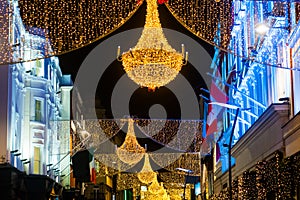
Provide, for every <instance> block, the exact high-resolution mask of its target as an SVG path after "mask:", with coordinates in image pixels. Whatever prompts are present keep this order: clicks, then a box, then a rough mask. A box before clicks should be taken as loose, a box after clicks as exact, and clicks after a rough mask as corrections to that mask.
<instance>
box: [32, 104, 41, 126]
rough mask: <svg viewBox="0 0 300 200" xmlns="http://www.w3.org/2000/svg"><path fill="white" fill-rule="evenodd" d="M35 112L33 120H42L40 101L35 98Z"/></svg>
mask: <svg viewBox="0 0 300 200" xmlns="http://www.w3.org/2000/svg"><path fill="white" fill-rule="evenodd" d="M34 111H35V113H34V119H35V121H38V122H41V121H42V101H40V100H35V110H34Z"/></svg>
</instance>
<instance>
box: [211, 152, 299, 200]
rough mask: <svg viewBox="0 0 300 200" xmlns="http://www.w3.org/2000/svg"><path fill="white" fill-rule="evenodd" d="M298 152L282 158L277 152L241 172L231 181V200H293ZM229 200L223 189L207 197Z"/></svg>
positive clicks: (297, 170)
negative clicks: (266, 159) (272, 199)
mask: <svg viewBox="0 0 300 200" xmlns="http://www.w3.org/2000/svg"><path fill="white" fill-rule="evenodd" d="M299 172H300V153H297V154H295V155H292V156H290V157H287V158H283V156H282V153H281V152H279V151H277V152H275V153H274V155H273V158H271V159H270V160H268V161H259V162H258V163H257V164H256V166H255V168H254V169H253V170H247V171H244V172H243V174H242V175H240V176H239V177H237V178H236V179H235V180H233V184H232V193H233V195H232V196H233V198H232V199H233V200H238V199H258V200H263V199H268V198H274V199H282V200H287V199H294V197H295V195H296V191H297V187H299V186H300V184H299V183H300V182H299V181H300V175H299ZM217 199H218V200H229V192H228V190H227V189H224V190H222V191H221V192H220V193H218V194H214V195H213V197H212V198H211V200H217Z"/></svg>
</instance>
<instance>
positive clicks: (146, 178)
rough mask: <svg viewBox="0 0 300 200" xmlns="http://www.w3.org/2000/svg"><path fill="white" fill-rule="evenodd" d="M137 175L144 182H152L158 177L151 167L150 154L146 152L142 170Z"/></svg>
mask: <svg viewBox="0 0 300 200" xmlns="http://www.w3.org/2000/svg"><path fill="white" fill-rule="evenodd" d="M137 177H138V178H139V180H140V181H141V182H142V183H145V184H149V183H151V182H152V181H153V180H154V179H155V177H156V173H155V172H154V171H153V170H152V168H151V165H150V161H149V155H148V154H147V153H146V154H145V161H144V166H143V168H142V170H141V171H140V172H139V173H138V174H137Z"/></svg>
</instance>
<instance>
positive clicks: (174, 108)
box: [59, 3, 214, 119]
mask: <svg viewBox="0 0 300 200" xmlns="http://www.w3.org/2000/svg"><path fill="white" fill-rule="evenodd" d="M145 14H146V3H143V5H142V6H141V7H140V8H139V10H138V11H137V12H136V13H135V14H134V16H133V17H132V18H131V19H129V20H128V21H127V22H126V23H125V24H124V25H123V26H121V27H120V28H119V29H118V30H116V31H115V32H113V33H112V34H110V35H108V36H107V37H110V36H112V35H114V34H117V33H120V32H122V31H125V30H128V29H133V28H139V27H143V26H144V23H145ZM159 14H160V20H161V24H162V27H163V28H168V29H173V30H176V31H179V32H181V33H184V34H185V35H187V36H189V37H191V38H193V39H194V40H196V41H197V42H199V43H200V45H201V46H203V47H204V48H205V49H206V51H207V52H208V53H209V54H210V55H211V56H213V53H214V49H213V47H212V46H211V45H209V44H207V43H205V42H204V41H202V40H201V39H199V38H198V37H196V36H194V35H193V34H192V33H190V32H189V31H188V30H186V29H185V28H184V27H183V26H182V25H181V24H180V23H179V22H178V21H177V20H176V19H175V18H174V17H173V16H172V15H171V13H169V11H168V9H167V8H166V6H165V5H159ZM107 37H105V38H103V39H101V40H99V41H97V42H95V43H93V44H91V45H88V46H86V47H83V48H80V49H78V50H75V51H72V52H69V53H67V54H64V55H61V56H59V59H60V66H61V68H62V72H63V73H64V74H72V79H73V80H75V78H76V73H77V70H78V68H79V67H80V65H81V63H82V62H83V60H84V59H85V57H86V56H87V55H88V53H89V52H90V51H91V50H92V49H93V48H94V47H96V46H97V45H98V44H99V43H101V41H103V40H105V39H106V38H107ZM186 45H188V44H186ZM124 73H125V71H124V70H123V68H122V65H121V63H120V62H117V61H115V62H113V63H112V64H111V65H110V66H108V68H107V70H106V71H105V74H104V75H103V77H102V78H101V79H100V82H99V85H98V93H97V95H96V97H95V98H96V99H100V100H101V105H100V107H102V108H105V109H106V117H107V118H111V117H112V114H111V111H110V100H111V99H110V96H111V94H112V91H113V88H114V85H115V84H116V82H117V81H118V79H119V78H120V77H121V76H123V75H124ZM180 73H181V74H182V75H183V76H184V77H185V78H186V79H187V80H188V81H189V83H190V85H191V86H192V87H193V88H194V91H195V93H196V95H197V96H199V94H200V88H201V87H204V88H207V86H205V85H204V81H203V79H202V77H201V75H200V74H199V73H198V71H197V70H196V69H195V68H194V67H193V66H192V65H191V64H188V65H187V66H185V67H184V68H182V70H181V72H180ZM141 100H142V101H141ZM170 102H172V103H170ZM154 104H161V105H163V107H164V108H165V110H166V112H167V118H172V119H179V118H180V108H179V104H178V100H177V99H176V96H174V94H173V93H172V91H169V90H168V89H167V88H165V87H161V88H159V89H158V90H156V91H155V92H152V93H149V92H148V91H147V89H146V88H139V89H137V90H136V91H135V92H134V94H132V97H131V100H130V105H129V110H130V114H131V115H135V116H138V117H140V118H149V115H148V110H149V108H150V107H151V105H154Z"/></svg>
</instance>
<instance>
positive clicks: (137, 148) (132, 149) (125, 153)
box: [116, 119, 146, 165]
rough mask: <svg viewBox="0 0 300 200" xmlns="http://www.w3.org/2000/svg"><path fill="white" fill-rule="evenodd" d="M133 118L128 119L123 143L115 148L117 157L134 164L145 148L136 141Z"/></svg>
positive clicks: (139, 158) (142, 154) (140, 157)
mask: <svg viewBox="0 0 300 200" xmlns="http://www.w3.org/2000/svg"><path fill="white" fill-rule="evenodd" d="M133 123H134V121H133V119H128V131H127V135H126V137H125V141H124V143H123V144H122V145H121V146H120V147H118V148H117V150H116V153H117V155H118V157H119V159H120V160H121V161H122V162H124V163H127V164H130V165H134V164H136V163H138V162H139V161H140V160H141V159H142V158H143V156H144V154H145V152H146V150H145V148H143V147H141V145H140V144H139V143H138V141H137V139H136V136H135V133H134V126H133Z"/></svg>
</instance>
